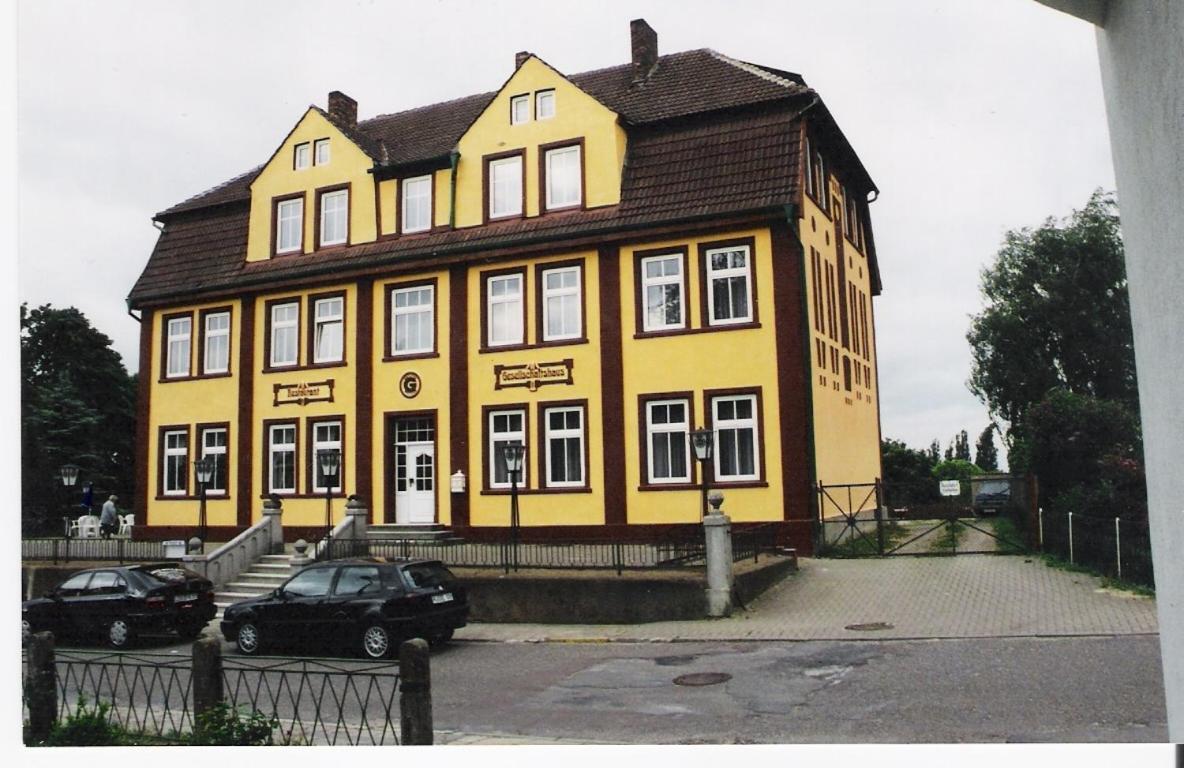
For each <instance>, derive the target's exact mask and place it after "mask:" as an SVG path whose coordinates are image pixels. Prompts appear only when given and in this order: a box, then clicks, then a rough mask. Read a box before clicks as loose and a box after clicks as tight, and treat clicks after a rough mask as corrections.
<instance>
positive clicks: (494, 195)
mask: <svg viewBox="0 0 1184 768" xmlns="http://www.w3.org/2000/svg"><path fill="white" fill-rule="evenodd" d="M486 175H487V184H488V187H487V188H488V190H489V218H491V219H497V218H504V217H506V216H520V215H522V154H521V153H515V154H513V155H511V156H510V157H502V158H498V159H494V160H490V161H488V164H487V166H486Z"/></svg>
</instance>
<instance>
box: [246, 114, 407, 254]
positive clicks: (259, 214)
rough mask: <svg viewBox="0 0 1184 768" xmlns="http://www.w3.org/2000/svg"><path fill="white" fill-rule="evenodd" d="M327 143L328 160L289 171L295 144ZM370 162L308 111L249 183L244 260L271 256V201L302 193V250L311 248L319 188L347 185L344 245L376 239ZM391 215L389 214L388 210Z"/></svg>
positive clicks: (342, 135) (371, 162)
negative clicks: (324, 139)
mask: <svg viewBox="0 0 1184 768" xmlns="http://www.w3.org/2000/svg"><path fill="white" fill-rule="evenodd" d="M323 138H328V139H329V146H330V150H329V155H330V156H329V162H328V163H326V164H324V165H310V166H309V167H308V168H304V169H302V170H295V169H294V168H293V153H294V152H295V147H296V145H297V144H302V143H305V142H308V143H309V150H310V154H311V152H312V148H313V142H315V141H316V140H317V139H323ZM373 165H374V163H373V161H372V160H371V159H370V158H369V157H368V156H367V155H366V153H364V152H362V150H360V149H359V148H358V147H357V145H356V144H354V143H353V142H352V141H350V140H349V139H347V138H346V137H345V135H344V134H342V133H341V131H339V130H337V128H336V127H334V125H333V124H332V123H330V122H329V121H328V120H326V119H325V118H324V117H323V116H322V115H321V114H320V113H319V112H317V111H316V110H314V109H310V110H308V112H306V113H305V114H304V117H302V118H301V119H300V122H298V123H297V124H296V127H295V128H293V129H292V132H291V133H290V134H289V135H288V137H287V138H286V139H284V142H283V143H282V144H280V147H279V149H277V150H276V152H275V154H274V155H272V157H271V159H270V160H269V161H268V163H267V165H266V166H264V168H263V170H261V171H260V172H259V175H258V176H257V177H256V178H255V180H254V181H253V182H252V183H251V217H250V230H249V234H248V237H247V261H261V260H263V259H268V258H271V252H272V245H273V244H272V237H274V235H273V230H272V221H271V219H272V199H273V198H275V197H280V196H286V195H291V194H296V193H303V195H304V237H303V252H304V253H311V252H312V251H314V250H316V241H315V239H314V232H315V226H316V224H315V222H316V193H315V191H316V190H317V189H319V188H321V187H327V186H332V185H337V184H345V183H348V184H349V185H350V193H349V243H364V242H369V241H372V240H374V239H375V238H376V233H377V230H376V228H375V220H374V179H373V177H372V176H371V175H370V174H369V173H368V170H369V169H370V168H371V167H372V166H373ZM392 213H393V210H392Z"/></svg>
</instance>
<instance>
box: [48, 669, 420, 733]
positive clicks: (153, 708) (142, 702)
mask: <svg viewBox="0 0 1184 768" xmlns="http://www.w3.org/2000/svg"><path fill="white" fill-rule="evenodd" d="M54 666H55V672H56V679H57V699H58V718H59V720H62V719H65V718H66V717H68V716H69V715H71V714H73V713H75V712H77V711H78V709H79V706H80V704H81V703H82V702H86V706H87V707H88V708H90V707H93V706H94V704H95V703H97V702H103V703H107V704H110V705H111V707H110V709H109V711H108V717H109V718H110V720H111V721H112V722H114V723H117V724H118V725H120V726H122V727H123V728H124V729H126V730H127V731H129V732H131V733H134V734H136V735H139V736H146V737H149V738H150V739H160V740H162V741H170V740H173V741H180V740H182V739H183V738H184V737H185V736H186V735H187V734H190V733H192V731H193V728H194V721H195V718H194V714H193V674H192V670H193V666H192V661H191V659H190V657H189V655H188V654H168V653H103V652H87V651H74V650H61V649H59V650H57V651H56V652H55V659H54ZM222 690H223V701H224V702H225V703H226V704H227V705H229V706H230V707H232V708H236V709H237V708H240V707H246V708H249V709H253V710H256V711H258V712H260V713H262V714H263V715H264V716H265V717H268V718H275V720H276V721H278V728H277V731H276V733H275V734H274V736H275V741H276V743H277V744H348V745H382V744H398V743H399V728H400V710H399V667H398V664H396V663H393V662H387V663H364V662H349V661H340V662H337V661H333V660H323V659H316V660H308V659H287V658H276V657H258V658H249V659H248V658H240V657H227V658H224V659H223V660H222ZM27 717H28V712H27V709H26V718H27Z"/></svg>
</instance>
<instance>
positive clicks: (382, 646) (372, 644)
mask: <svg viewBox="0 0 1184 768" xmlns="http://www.w3.org/2000/svg"><path fill="white" fill-rule="evenodd" d="M390 652H391V633H390V630H388V629H387V628H386V627H384V626H382V625H381V624H370V625H368V626H367V627H366V629H365V630H364V631H363V632H362V655H363V656H365V657H366V658H368V659H385V658H386V657H387V655H388V654H389V653H390Z"/></svg>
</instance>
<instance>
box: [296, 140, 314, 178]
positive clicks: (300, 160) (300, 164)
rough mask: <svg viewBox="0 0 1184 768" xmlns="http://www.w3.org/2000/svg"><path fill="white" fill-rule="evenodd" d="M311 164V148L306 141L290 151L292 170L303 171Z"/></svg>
mask: <svg viewBox="0 0 1184 768" xmlns="http://www.w3.org/2000/svg"><path fill="white" fill-rule="evenodd" d="M311 164H312V146H311V145H310V144H309V143H308V142H307V141H306V142H304V143H302V144H297V145H296V146H295V147H294V148H293V149H292V168H293V170H297V171H303V170H304V169H305V168H307V167H309V165H311Z"/></svg>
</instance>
